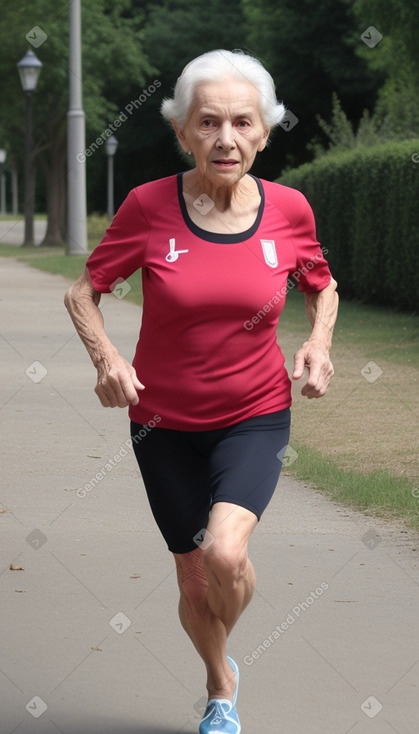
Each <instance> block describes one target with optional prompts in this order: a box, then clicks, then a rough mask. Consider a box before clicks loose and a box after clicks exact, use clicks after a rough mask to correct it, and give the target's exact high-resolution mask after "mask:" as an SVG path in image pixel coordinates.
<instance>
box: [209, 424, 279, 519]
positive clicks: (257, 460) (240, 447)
mask: <svg viewBox="0 0 419 734" xmlns="http://www.w3.org/2000/svg"><path fill="white" fill-rule="evenodd" d="M289 433H290V411H289V410H282V411H278V412H276V413H270V414H268V415H264V416H257V417H256V418H251V419H249V420H247V421H243V422H242V423H239V424H237V425H235V426H232V427H231V428H230V429H229V430H228V431H227V432H226V433H225V434H224V436H223V437H222V439H221V440H220V441H218V443H217V444H216V446H215V447H214V449H213V451H212V453H211V456H210V488H211V494H212V503H213V505H214V504H215V503H218V502H229V503H232V504H235V505H238V506H240V507H243V508H245V509H247V510H249V511H250V512H253V513H254V514H255V515H256V517H257V518H258V519H260V517H261V515H262V513H263V511H264V510H265V509H266V507H267V505H268V503H269V501H270V500H271V497H272V495H273V493H274V491H275V487H276V485H277V482H278V478H279V475H280V472H281V467H282V458H283V456H284V453H285V448H286V446H287V444H288V440H289Z"/></svg>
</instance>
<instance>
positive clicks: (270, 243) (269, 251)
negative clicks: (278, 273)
mask: <svg viewBox="0 0 419 734" xmlns="http://www.w3.org/2000/svg"><path fill="white" fill-rule="evenodd" d="M260 244H261V245H262V250H263V257H264V258H265V262H266V264H267V265H269V267H270V268H276V267H277V265H278V258H277V255H276V249H275V240H261V241H260Z"/></svg>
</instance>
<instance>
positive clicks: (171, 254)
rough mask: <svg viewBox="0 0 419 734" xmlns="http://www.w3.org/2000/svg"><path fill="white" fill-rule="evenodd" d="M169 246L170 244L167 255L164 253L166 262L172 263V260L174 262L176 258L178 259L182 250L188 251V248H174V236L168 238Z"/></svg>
mask: <svg viewBox="0 0 419 734" xmlns="http://www.w3.org/2000/svg"><path fill="white" fill-rule="evenodd" d="M169 246H170V252H168V253H167V255H166V260H167V262H168V263H174V262H176V260H177V259H178V257H179V255H180V254H181V253H182V252H189V250H175V246H176V241H175V238H174V237H172V238H171V239H170V240H169Z"/></svg>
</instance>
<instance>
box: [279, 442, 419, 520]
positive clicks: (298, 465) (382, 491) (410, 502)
mask: <svg viewBox="0 0 419 734" xmlns="http://www.w3.org/2000/svg"><path fill="white" fill-rule="evenodd" d="M293 449H294V450H295V451H296V452H297V453H298V458H297V459H296V461H294V463H293V464H292V465H291V466H290V467H288V468H287V470H286V471H287V473H289V474H291V475H292V476H294V477H296V478H297V479H300V480H303V481H306V482H308V483H310V484H311V485H313V486H314V487H315V488H316V489H318V490H320V491H322V492H325V493H326V494H327V495H328V496H329V498H330V499H332V500H336V501H337V502H342V503H344V504H345V505H347V506H349V507H352V508H354V509H356V510H363V511H365V512H367V513H368V514H370V515H374V516H376V517H382V518H384V519H386V520H389V519H394V520H401V521H402V522H404V523H405V524H406V525H408V526H409V527H411V528H413V529H414V530H419V487H418V486H416V485H415V484H413V483H412V482H410V481H408V480H407V479H402V478H399V477H394V476H392V475H391V474H390V473H389V472H387V471H384V470H380V471H375V472H373V473H371V474H362V473H361V472H357V471H354V470H353V469H351V470H347V469H345V470H343V469H340V468H339V467H338V466H337V465H336V464H334V463H333V462H332V461H330V460H329V459H326V458H325V457H324V456H323V455H322V454H321V453H320V452H319V451H315V450H313V449H311V448H307V447H306V446H303V445H296V444H294V443H293Z"/></svg>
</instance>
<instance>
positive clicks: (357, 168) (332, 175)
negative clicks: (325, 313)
mask: <svg viewBox="0 0 419 734" xmlns="http://www.w3.org/2000/svg"><path fill="white" fill-rule="evenodd" d="M418 153H419V139H412V140H407V141H403V142H388V143H385V144H382V145H378V146H373V147H372V148H368V147H366V146H364V147H361V146H359V147H357V148H355V149H354V150H350V151H346V152H342V153H336V154H333V155H332V154H330V155H326V156H324V157H322V158H319V159H318V160H315V161H314V162H313V163H309V164H305V165H303V166H300V167H299V168H297V169H295V170H293V171H288V172H287V173H286V174H284V175H283V176H282V177H281V179H280V182H281V183H283V184H285V185H288V186H292V187H294V188H297V189H299V190H301V191H302V192H303V193H304V194H305V195H306V196H307V198H308V200H309V201H310V203H311V205H312V207H313V210H314V213H315V216H316V222H317V232H318V237H319V240H320V241H321V242H322V244H323V245H324V246H325V247H327V249H328V250H329V254H328V259H329V262H330V265H331V268H332V272H333V274H334V276H335V278H336V279H337V281H338V283H339V290H340V293H341V294H342V296H344V297H346V298H357V299H361V300H363V301H366V302H374V303H378V304H385V305H390V306H398V307H401V308H407V309H413V310H417V309H418V293H419V247H418V244H419V223H418V218H417V202H418V200H419V163H418V162H416V161H417V160H419V155H418ZM412 156H413V157H412Z"/></svg>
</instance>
